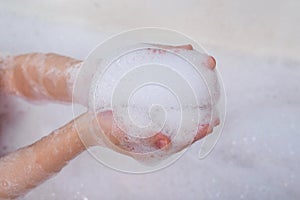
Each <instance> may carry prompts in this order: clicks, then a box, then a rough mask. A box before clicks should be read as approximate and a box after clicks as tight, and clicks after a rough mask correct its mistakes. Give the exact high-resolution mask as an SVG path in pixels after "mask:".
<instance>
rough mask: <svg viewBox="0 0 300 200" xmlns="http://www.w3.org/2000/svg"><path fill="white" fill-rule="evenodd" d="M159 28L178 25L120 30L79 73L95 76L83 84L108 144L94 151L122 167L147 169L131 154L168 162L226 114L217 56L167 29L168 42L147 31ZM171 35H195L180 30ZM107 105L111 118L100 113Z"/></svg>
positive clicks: (99, 134) (97, 130) (148, 161)
mask: <svg viewBox="0 0 300 200" xmlns="http://www.w3.org/2000/svg"><path fill="white" fill-rule="evenodd" d="M141 33H143V34H141ZM159 34H162V35H161V36H163V35H164V34H166V35H168V34H170V32H168V31H167V33H166V32H163V31H162V32H161V31H157V30H153V29H151V30H146V32H144V31H139V30H138V31H132V32H131V33H129V34H127V33H125V34H124V33H123V34H121V35H119V36H115V37H113V38H111V39H110V40H108V42H104V43H103V44H101V45H100V46H99V47H98V48H96V49H95V50H94V51H93V52H92V53H91V55H90V56H89V57H88V59H87V60H86V61H85V62H84V64H83V69H82V70H81V75H82V76H80V74H79V81H77V82H78V83H89V88H87V87H85V86H82V85H83V84H77V85H79V86H78V88H79V89H78V91H81V94H82V95H84V94H87V97H88V98H87V100H86V101H87V105H88V108H89V110H90V112H91V113H92V114H93V115H94V116H95V117H96V119H97V123H96V124H94V125H93V128H92V130H93V131H92V132H93V133H94V135H95V138H100V139H99V140H101V141H102V142H101V146H102V147H101V150H99V151H98V150H94V149H92V150H90V152H91V153H92V155H93V156H94V157H96V158H97V159H98V160H100V161H101V162H104V164H107V165H109V166H111V167H113V168H115V169H121V170H122V171H123V169H122V168H126V169H125V171H132V172H136V171H143V167H141V165H140V164H137V163H135V162H132V161H133V160H131V159H130V158H133V159H134V160H136V161H138V163H142V165H145V166H148V167H146V168H145V170H146V171H149V170H150V171H151V170H152V169H154V167H153V166H159V165H161V163H164V164H163V165H164V166H166V165H167V164H169V163H170V162H172V161H174V160H175V158H174V155H175V154H177V155H181V152H183V150H185V149H186V148H187V147H188V146H190V145H191V144H192V143H193V142H195V141H196V140H198V139H200V138H202V137H204V136H205V135H206V133H207V132H209V129H212V128H213V127H214V126H216V125H218V123H219V122H220V115H219V109H218V106H217V105H218V102H219V99H220V96H221V93H220V90H221V88H220V83H219V79H218V74H217V72H216V70H215V64H216V63H215V60H214V58H213V57H211V56H209V55H207V54H206V53H205V52H200V51H198V49H196V48H194V49H187V48H182V47H177V48H176V47H174V46H175V45H174V43H170V42H168V39H167V38H166V37H162V38H165V39H164V40H166V41H167V42H168V43H162V42H159V41H160V40H161V39H159V40H152V41H154V42H153V43H151V42H149V43H148V41H149V40H147V39H145V38H149V37H152V36H153V35H154V36H153V37H152V39H153V38H156V37H158V35H159ZM176 34H177V33H176ZM176 34H175V35H176ZM171 35H172V34H171ZM130 38H131V39H130ZM132 38H134V39H132ZM170 40H172V41H176V40H177V41H180V40H181V41H187V43H183V44H188V41H189V40H186V38H185V37H181V36H178V37H177V35H176V37H173V38H172V37H171V39H170ZM145 41H146V42H145ZM156 41H158V42H156ZM158 43H159V44H160V45H157V44H158ZM162 44H165V45H162ZM83 89H85V90H83ZM86 90H88V92H86ZM75 93H76V91H75ZM78 94H80V93H79V92H77V94H75V95H77V96H78ZM99 113H100V115H101V113H106V114H103V115H107V113H109V114H110V115H111V117H112V118H111V122H107V121H105V120H103V119H99V117H97V116H98V115H99ZM104 121H105V122H104ZM103 124H104V125H103ZM107 125H109V126H110V127H107ZM107 130H109V131H107ZM200 133H201V134H200ZM103 136H104V137H103ZM105 138H106V139H105ZM82 139H83V140H84V138H82ZM103 141H104V144H103ZM83 142H84V141H83ZM103 147H104V148H103ZM105 147H106V148H107V149H105ZM113 152H115V153H113ZM119 153H121V154H123V155H126V156H127V158H128V159H126V158H124V157H119V156H118V155H121V154H119ZM178 153H179V154H178ZM172 156H173V158H172V159H171V161H170V160H169V161H168V162H164V161H166V160H168V159H169V158H171V157H172ZM177 157H178V156H177ZM125 163H126V164H125ZM116 165H117V166H116ZM124 166H125V167H124ZM149 166H150V168H149ZM161 166H162V165H161ZM161 166H160V167H161ZM152 167H153V168H152ZM160 167H158V168H160Z"/></svg>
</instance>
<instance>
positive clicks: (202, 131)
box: [193, 124, 209, 143]
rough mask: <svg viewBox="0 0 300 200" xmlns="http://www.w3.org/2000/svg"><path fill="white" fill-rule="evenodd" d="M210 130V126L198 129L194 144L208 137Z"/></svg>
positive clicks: (202, 126)
mask: <svg viewBox="0 0 300 200" xmlns="http://www.w3.org/2000/svg"><path fill="white" fill-rule="evenodd" d="M208 129H209V124H203V125H200V126H199V127H198V132H197V134H196V136H195V137H194V141H193V143H194V142H196V141H198V140H200V139H202V138H204V137H205V136H206V135H207V131H208Z"/></svg>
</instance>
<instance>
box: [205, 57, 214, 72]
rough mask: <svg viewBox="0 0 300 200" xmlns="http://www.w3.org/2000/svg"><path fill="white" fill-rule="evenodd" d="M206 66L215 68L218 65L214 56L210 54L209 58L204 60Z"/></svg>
mask: <svg viewBox="0 0 300 200" xmlns="http://www.w3.org/2000/svg"><path fill="white" fill-rule="evenodd" d="M203 64H204V66H206V67H207V68H209V69H211V70H213V69H215V67H216V60H215V58H214V57H212V56H208V57H207V59H206V60H205V61H204V62H203Z"/></svg>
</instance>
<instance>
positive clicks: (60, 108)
mask: <svg viewBox="0 0 300 200" xmlns="http://www.w3.org/2000/svg"><path fill="white" fill-rule="evenodd" d="M299 7H300V5H299V1H297V0H289V1H283V0H282V1H271V0H264V1H257V0H255V1H237V0H228V1H226V2H225V1H223V2H220V1H192V0H188V1H169V0H168V1H164V2H161V1H156V0H154V1H147V2H146V1H145V2H144V1H138V0H134V1H130V2H126V1H108V0H105V1H100V0H97V1H96V0H94V1H85V0H75V1H65V0H64V1H58V0H54V1H0V25H1V26H0V36H1V38H0V47H1V51H4V52H10V53H13V54H17V53H25V52H33V51H37V52H56V53H61V54H65V55H69V56H73V57H76V58H78V59H83V58H84V57H85V56H86V55H87V54H88V52H89V51H90V50H91V49H93V48H94V46H95V45H96V44H98V43H99V42H101V41H102V40H104V39H106V38H107V37H108V36H110V35H111V34H115V33H117V32H119V31H121V30H125V29H128V28H134V27H138V26H163V27H166V28H173V29H177V30H179V31H181V32H184V33H186V34H187V35H189V36H191V37H192V38H194V39H195V40H197V41H199V42H201V43H202V44H203V45H204V46H205V47H206V48H207V49H208V51H209V52H210V53H211V54H212V55H214V57H215V58H216V60H217V63H218V64H217V67H218V68H219V70H220V72H221V74H222V76H223V81H224V84H225V88H226V91H227V100H228V103H227V120H226V124H225V127H224V131H223V135H222V136H221V138H220V141H219V143H218V144H217V146H216V148H215V149H214V151H213V152H212V153H211V154H210V155H209V157H208V158H206V159H204V160H200V161H199V160H198V159H197V151H198V147H197V145H195V146H193V147H192V149H190V150H189V151H188V152H187V153H186V154H185V155H184V156H183V157H182V158H181V159H180V160H179V161H178V162H176V163H175V164H174V165H172V166H171V167H169V168H167V169H164V170H162V171H159V172H156V173H153V174H146V175H128V174H121V173H119V172H115V171H113V170H111V169H108V168H106V167H104V166H102V165H100V164H99V163H97V162H96V161H95V160H93V159H92V158H91V157H90V155H88V154H87V153H83V154H82V155H80V156H79V157H77V158H76V159H75V160H73V161H72V162H70V163H69V165H68V166H67V167H66V168H65V169H63V170H62V171H61V172H60V173H59V174H58V175H57V176H55V177H54V178H53V179H51V180H49V181H47V182H46V183H44V184H43V185H41V186H39V187H38V188H36V189H35V190H33V191H32V192H31V193H30V194H28V195H27V196H26V198H25V199H99V198H103V199H120V198H122V199H141V198H143V199H155V198H160V199H183V198H185V199H217V198H220V199H298V198H299V197H300V194H299V190H298V188H299V186H300V177H299V173H300V170H299V167H298V164H299V162H300V156H299V155H300V154H299V145H300V135H299V128H300V125H299V119H300V85H299V80H300V68H299V67H300V64H299V62H300V57H299V53H298V52H300V41H299V40H300V38H299V25H298V23H299V21H300V15H299V14H298V10H299ZM171 8H172V10H171ZM173 9H174V10H173ZM175 10H176V11H175ZM71 119H72V111H71V107H70V106H67V105H57V104H43V105H36V104H35V105H32V104H29V103H27V102H24V101H23V100H20V99H16V98H13V97H1V105H0V141H1V142H0V149H1V154H4V153H7V152H10V151H13V150H15V149H16V148H19V147H22V146H24V145H28V144H31V143H32V142H33V141H35V140H37V139H39V138H41V137H42V136H44V135H47V134H48V133H49V132H51V131H52V130H53V129H55V128H58V127H60V126H62V125H63V124H65V123H66V122H67V121H69V120H71Z"/></svg>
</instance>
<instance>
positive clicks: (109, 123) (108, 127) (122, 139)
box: [98, 111, 170, 153]
mask: <svg viewBox="0 0 300 200" xmlns="http://www.w3.org/2000/svg"><path fill="white" fill-rule="evenodd" d="M98 120H99V125H100V128H101V129H102V131H103V133H104V134H105V135H106V136H107V138H108V139H109V140H110V142H111V143H113V144H114V145H116V146H119V147H121V148H123V149H124V150H129V151H139V152H138V153H142V152H141V151H142V149H144V148H142V146H141V145H146V146H148V147H152V148H154V149H162V148H164V147H166V146H167V145H168V144H169V143H170V138H169V137H168V136H166V135H164V134H163V133H161V132H159V133H156V134H155V135H153V136H151V137H148V138H137V137H133V136H130V135H128V134H126V133H125V132H124V131H122V130H121V129H120V128H119V127H118V125H117V124H116V122H115V120H114V119H113V113H112V111H105V112H100V113H99V114H98Z"/></svg>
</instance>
